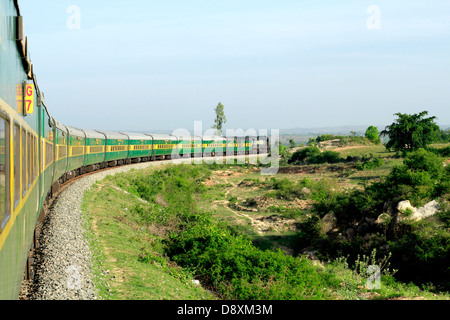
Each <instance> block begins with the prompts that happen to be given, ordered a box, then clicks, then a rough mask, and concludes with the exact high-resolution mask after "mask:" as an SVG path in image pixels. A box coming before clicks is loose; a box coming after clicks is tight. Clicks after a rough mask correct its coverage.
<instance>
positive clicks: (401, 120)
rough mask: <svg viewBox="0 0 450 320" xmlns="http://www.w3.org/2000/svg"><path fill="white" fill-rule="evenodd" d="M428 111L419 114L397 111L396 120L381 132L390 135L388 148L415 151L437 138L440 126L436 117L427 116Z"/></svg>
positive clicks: (383, 134)
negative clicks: (436, 121)
mask: <svg viewBox="0 0 450 320" xmlns="http://www.w3.org/2000/svg"><path fill="white" fill-rule="evenodd" d="M427 114H428V111H422V112H421V113H419V114H412V115H409V114H403V113H396V114H395V115H396V116H398V118H397V120H396V122H394V123H392V124H391V125H390V126H387V127H386V129H385V130H383V131H382V132H381V135H382V136H388V137H389V141H388V143H387V144H386V148H388V149H391V148H393V149H394V150H395V151H413V150H418V149H419V148H426V147H427V145H428V144H430V143H431V142H433V141H434V140H435V139H436V135H437V133H438V132H439V126H438V125H437V124H436V123H435V119H436V117H429V118H425V116H426V115H427Z"/></svg>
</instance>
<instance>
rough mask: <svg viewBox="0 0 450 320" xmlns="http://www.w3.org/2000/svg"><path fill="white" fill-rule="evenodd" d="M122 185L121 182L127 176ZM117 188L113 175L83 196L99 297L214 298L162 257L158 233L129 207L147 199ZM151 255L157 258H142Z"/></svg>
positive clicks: (151, 298) (145, 298) (124, 298)
mask: <svg viewBox="0 0 450 320" xmlns="http://www.w3.org/2000/svg"><path fill="white" fill-rule="evenodd" d="M133 174H135V173H131V175H133ZM119 184H120V185H122V186H123V180H119ZM116 187H117V183H116V182H115V181H114V179H112V178H107V179H105V180H103V181H102V182H101V183H97V184H95V185H94V186H93V187H92V189H91V190H90V191H89V192H87V193H86V195H85V199H84V212H85V217H86V219H87V221H88V225H89V226H90V230H91V233H90V237H89V240H90V246H91V248H94V250H93V251H94V252H95V255H94V256H95V259H94V270H95V275H96V279H97V280H96V282H97V287H98V288H99V291H100V296H101V297H102V298H103V299H108V300H160V299H162V300H186V299H195V300H198V299H213V298H214V296H213V295H212V294H211V293H210V292H209V291H207V290H205V289H203V288H202V287H201V286H198V285H195V284H194V283H193V282H192V280H193V279H194V278H193V277H192V275H191V274H189V273H187V272H185V271H183V270H182V269H180V268H178V267H177V266H176V265H173V264H171V263H170V261H166V260H165V259H164V258H163V257H162V256H161V254H160V250H159V246H160V245H159V240H158V239H157V237H155V235H154V234H152V232H150V231H149V230H148V229H146V228H144V227H143V226H142V223H141V222H140V219H139V218H138V217H137V216H136V215H135V214H134V213H132V212H131V208H132V207H133V206H136V205H145V204H143V203H142V202H141V201H139V200H138V198H136V197H135V196H134V195H132V194H127V193H125V192H123V191H121V190H118V189H117V188H116ZM149 256H154V257H157V258H155V259H147V260H146V259H144V258H143V257H149Z"/></svg>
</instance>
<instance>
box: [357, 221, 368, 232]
mask: <svg viewBox="0 0 450 320" xmlns="http://www.w3.org/2000/svg"><path fill="white" fill-rule="evenodd" d="M369 228H370V226H369V224H368V223H367V222H363V223H361V224H360V225H359V226H357V227H356V232H358V233H364V232H366V231H367V229H369Z"/></svg>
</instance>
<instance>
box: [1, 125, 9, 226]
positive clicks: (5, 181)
mask: <svg viewBox="0 0 450 320" xmlns="http://www.w3.org/2000/svg"><path fill="white" fill-rule="evenodd" d="M9 128H10V127H9V121H8V120H6V119H3V118H0V223H1V228H0V231H2V230H3V228H4V226H5V224H6V223H7V222H8V220H9V218H10V217H11V210H10V206H9V204H10V193H9V185H10V182H9V175H10V170H9V169H10V164H9V137H10V133H9V130H10V129H9Z"/></svg>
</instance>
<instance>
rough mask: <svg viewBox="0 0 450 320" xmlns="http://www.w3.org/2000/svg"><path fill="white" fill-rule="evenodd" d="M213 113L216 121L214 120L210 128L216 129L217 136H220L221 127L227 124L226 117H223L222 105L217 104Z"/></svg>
mask: <svg viewBox="0 0 450 320" xmlns="http://www.w3.org/2000/svg"><path fill="white" fill-rule="evenodd" d="M214 111H215V112H216V119H215V120H214V125H213V126H212V127H211V128H213V129H216V132H217V134H218V135H222V128H223V125H224V124H225V123H227V117H226V116H225V111H224V106H223V104H222V103H221V102H219V104H218V105H217V107H216V108H215V109H214Z"/></svg>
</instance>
